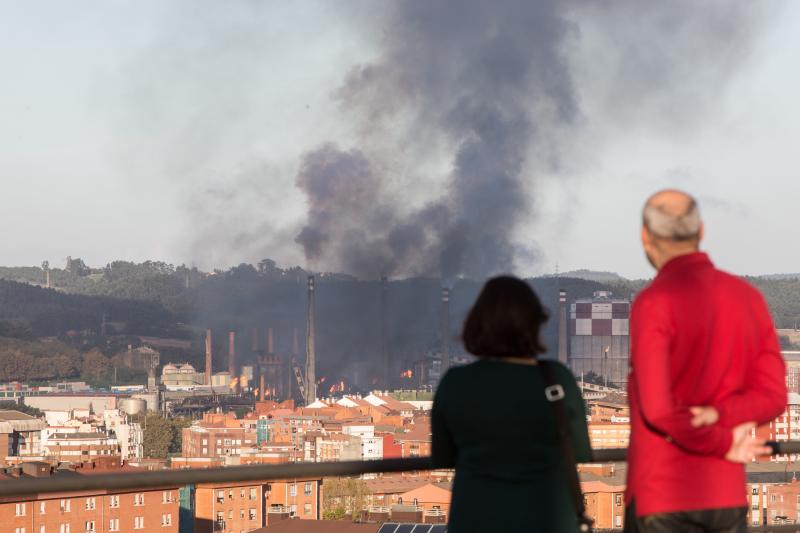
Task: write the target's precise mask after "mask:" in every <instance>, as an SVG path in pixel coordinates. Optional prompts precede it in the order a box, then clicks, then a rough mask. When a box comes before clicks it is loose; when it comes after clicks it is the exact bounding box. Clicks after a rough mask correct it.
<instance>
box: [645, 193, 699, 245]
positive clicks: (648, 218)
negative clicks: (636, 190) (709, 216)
mask: <svg viewBox="0 0 800 533" xmlns="http://www.w3.org/2000/svg"><path fill="white" fill-rule="evenodd" d="M642 218H643V220H644V226H645V227H646V228H647V230H648V231H649V232H650V233H652V234H653V235H655V236H656V237H660V238H662V239H668V240H670V241H691V240H694V239H697V238H698V237H700V229H701V227H702V220H701V219H700V208H699V207H698V206H697V202H696V201H695V200H694V198H692V199H691V201H690V202H689V205H688V206H687V207H686V210H685V211H684V212H683V213H681V214H677V215H676V214H674V213H669V212H667V211H666V210H665V209H664V208H663V207H661V206H658V205H652V204H647V205H646V206H644V212H643V213H642Z"/></svg>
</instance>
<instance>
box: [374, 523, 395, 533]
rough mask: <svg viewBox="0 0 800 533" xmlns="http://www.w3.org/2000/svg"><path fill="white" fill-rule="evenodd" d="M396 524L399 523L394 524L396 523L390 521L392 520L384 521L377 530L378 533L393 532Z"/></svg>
mask: <svg viewBox="0 0 800 533" xmlns="http://www.w3.org/2000/svg"><path fill="white" fill-rule="evenodd" d="M398 525H399V524H396V523H392V522H386V523H385V524H383V525H382V526H381V528H380V529H379V530H378V533H394V532H395V530H396V529H397V526H398Z"/></svg>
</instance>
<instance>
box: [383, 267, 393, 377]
mask: <svg viewBox="0 0 800 533" xmlns="http://www.w3.org/2000/svg"><path fill="white" fill-rule="evenodd" d="M388 293H389V279H388V278H387V277H386V276H383V277H381V362H382V364H383V386H384V387H385V388H386V390H389V389H390V388H391V387H390V383H389V382H390V380H391V377H390V375H389V374H390V372H391V361H389V343H388V340H387V335H388V324H387V320H388V316H387V315H388V309H387V305H388Z"/></svg>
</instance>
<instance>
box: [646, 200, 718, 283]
mask: <svg viewBox="0 0 800 533" xmlns="http://www.w3.org/2000/svg"><path fill="white" fill-rule="evenodd" d="M702 238H703V221H702V220H701V219H700V208H699V207H698V206H697V202H696V201H695V199H694V198H692V196H691V195H689V194H687V193H685V192H683V191H678V190H675V189H667V190H664V191H659V192H657V193H655V194H654V195H653V196H651V197H650V198H649V199H648V200H647V203H646V204H645V205H644V210H643V211H642V245H643V247H644V251H645V254H646V255H647V259H648V260H649V261H650V263H651V264H652V265H653V266H654V267H655V268H656V269H658V270H660V269H661V267H662V266H664V265H665V264H666V263H668V262H669V261H670V260H672V259H674V258H675V257H678V256H680V255H685V254H689V253H693V252H696V251H697V250H698V247H699V245H700V240H701V239H702Z"/></svg>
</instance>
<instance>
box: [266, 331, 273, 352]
mask: <svg viewBox="0 0 800 533" xmlns="http://www.w3.org/2000/svg"><path fill="white" fill-rule="evenodd" d="M267 353H268V354H269V355H272V354H274V353H275V337H274V333H273V331H272V328H267Z"/></svg>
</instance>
